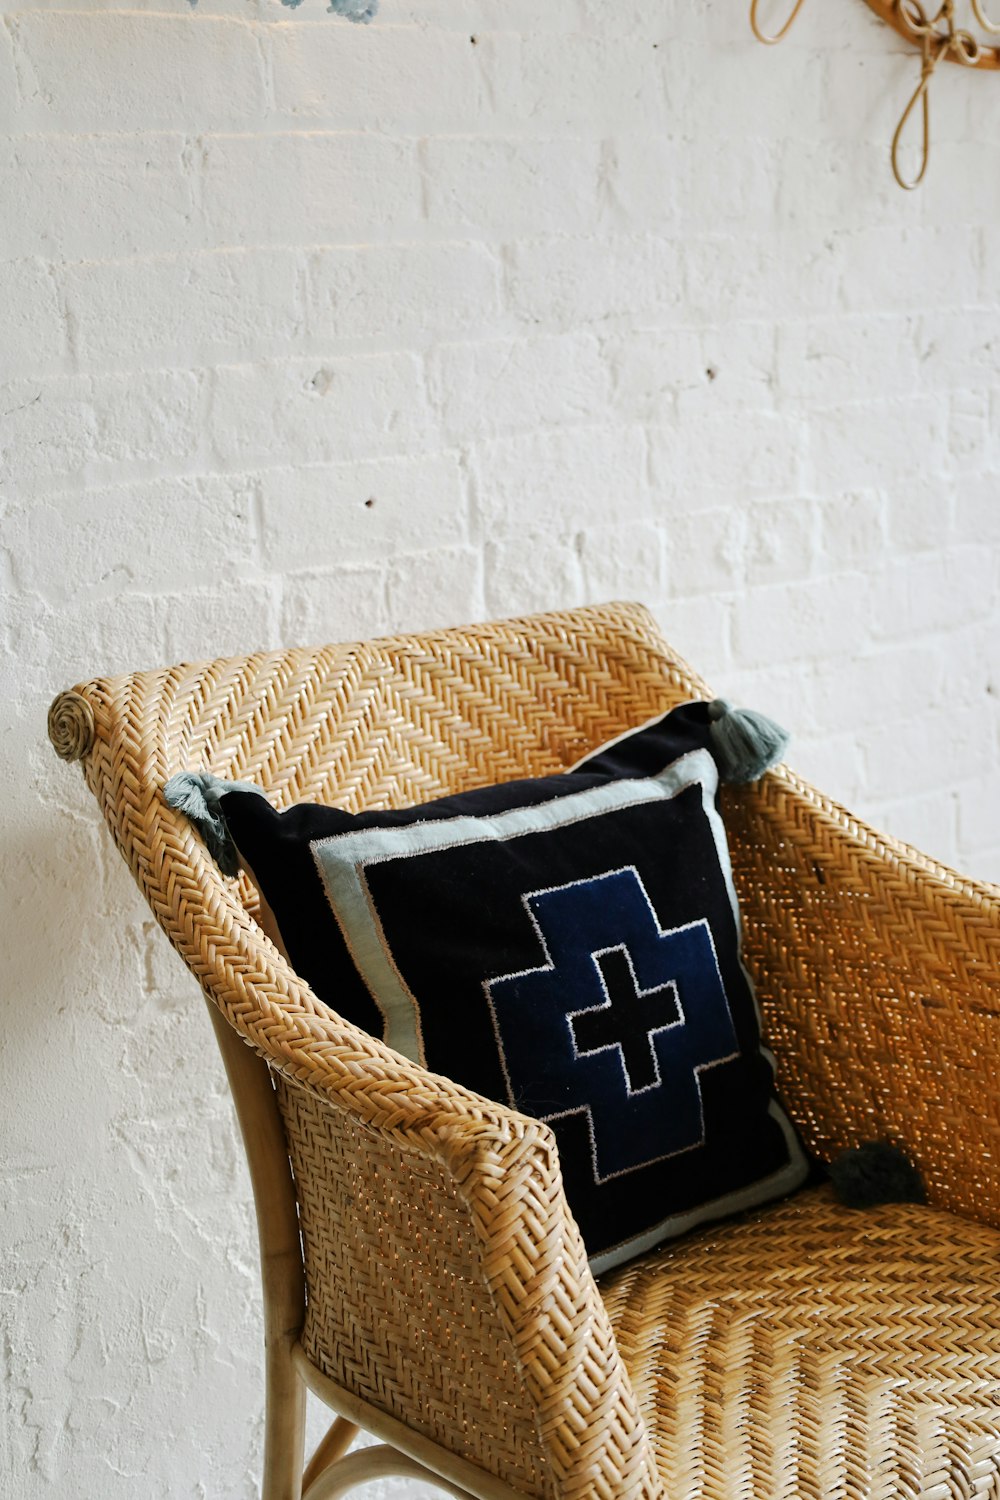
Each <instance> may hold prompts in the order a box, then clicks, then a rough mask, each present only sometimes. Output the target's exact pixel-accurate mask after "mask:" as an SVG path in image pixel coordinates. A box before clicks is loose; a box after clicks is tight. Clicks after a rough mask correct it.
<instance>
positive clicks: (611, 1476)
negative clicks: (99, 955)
mask: <svg viewBox="0 0 1000 1500" xmlns="http://www.w3.org/2000/svg"><path fill="white" fill-rule="evenodd" d="M183 670H184V669H178V673H180V672H181V671H183ZM189 670H190V669H189ZM163 677H164V674H160V680H159V682H158V685H157V688H156V693H157V699H158V704H159V706H158V709H157V714H158V717H157V718H156V720H155V722H154V723H153V724H152V725H151V726H149V727H146V726H144V725H143V724H142V723H141V716H140V721H139V722H137V718H136V713H135V707H136V698H137V697H138V690H141V689H142V688H143V685H144V684H143V680H142V679H141V678H138V677H137V678H133V679H128V680H126V679H116V680H105V681H103V682H100V683H95V684H88V685H85V686H84V687H83V688H81V689H76V690H74V692H73V693H72V694H68V695H63V698H62V699H61V700H57V704H56V706H55V708H54V714H53V717H54V720H55V724H54V738H56V739H57V743H58V731H59V726H60V724H61V723H62V724H64V723H66V722H67V720H68V719H69V718H70V716H72V718H73V720H74V721H75V723H76V726H77V728H76V729H74V730H72V731H71V732H72V733H79V734H80V736H81V738H82V740H83V742H84V744H85V746H86V749H85V754H84V755H83V756H82V757H81V758H82V759H83V769H84V774H85V776H86V778H87V781H88V783H89V785H90V787H91V789H92V790H93V791H94V793H95V795H96V796H97V798H98V801H99V802H100V804H101V806H102V809H103V811H104V813H105V817H106V819H107V821H108V823H109V826H110V827H111V831H112V833H113V835H114V837H115V840H116V842H117V843H118V845H119V848H120V849H121V852H122V853H123V855H124V856H125V858H126V860H127V861H128V863H129V865H130V867H131V869H132V871H133V874H134V875H135V877H136V879H137V881H138V883H139V885H140V887H141V888H142V890H143V892H144V894H145V896H146V898H147V900H148V901H149V904H150V906H151V907H152V909H153V911H154V912H155V913H156V915H157V917H158V919H159V921H160V924H161V925H162V927H163V928H164V930H165V932H166V933H167V935H168V937H169V938H170V940H171V942H172V943H173V945H174V946H175V948H176V949H177V950H178V952H179V953H180V954H181V956H182V957H183V958H184V960H185V962H186V963H187V965H188V967H189V968H190V969H191V970H192V971H193V972H194V973H195V975H196V976H197V978H198V979H199V981H200V983H201V986H202V988H203V990H204V992H205V995H206V997H207V999H208V1000H209V1002H210V1004H212V1005H213V1006H215V1007H217V1009H218V1011H219V1012H221V1014H222V1016H223V1017H225V1019H226V1021H227V1022H228V1023H229V1025H230V1026H231V1027H232V1028H234V1030H235V1031H236V1032H237V1033H238V1034H239V1035H240V1036H241V1037H242V1038H243V1039H244V1041H245V1042H246V1043H248V1044H249V1045H250V1046H251V1047H252V1048H253V1049H254V1050H256V1052H257V1053H258V1054H259V1055H260V1056H261V1057H263V1058H264V1059H265V1060H266V1062H267V1065H268V1067H269V1068H270V1069H271V1071H272V1074H273V1075H274V1077H275V1080H276V1085H277V1095H278V1098H279V1100H280V1103H281V1112H282V1115H283V1117H284V1122H285V1127H286V1130H287V1131H288V1136H289V1151H290V1153H291V1156H292V1161H293V1165H294V1166H295V1167H296V1173H297V1176H298V1177H299V1183H298V1191H299V1196H300V1203H299V1214H300V1219H301V1222H302V1225H303V1239H304V1241H305V1246H306V1251H307V1267H306V1271H307V1285H308V1283H309V1264H308V1260H309V1256H308V1251H309V1236H308V1228H309V1222H310V1221H309V1212H310V1209H309V1205H308V1204H307V1203H306V1202H304V1201H303V1194H305V1193H307V1192H308V1191H309V1184H308V1183H307V1182H306V1181H305V1178H306V1175H307V1170H308V1175H309V1176H310V1179H311V1180H314V1179H315V1177H316V1175H317V1170H316V1166H315V1163H312V1162H310V1163H308V1164H305V1163H304V1161H303V1155H302V1153H303V1151H308V1149H309V1146H310V1142H314V1141H315V1140H316V1139H317V1137H319V1138H320V1139H319V1148H318V1155H319V1157H320V1158H321V1157H322V1155H323V1153H324V1152H329V1151H330V1150H331V1149H332V1148H333V1146H334V1145H336V1144H338V1143H340V1142H341V1141H342V1140H343V1139H344V1138H345V1137H348V1136H351V1135H352V1133H353V1139H354V1140H355V1141H357V1140H358V1138H359V1133H360V1138H361V1144H360V1146H359V1147H358V1148H357V1150H356V1152H355V1155H356V1156H361V1157H363V1158H364V1160H365V1161H366V1162H367V1163H369V1164H374V1166H375V1167H376V1168H377V1175H379V1174H380V1175H381V1177H382V1178H383V1179H384V1180H387V1181H389V1180H391V1183H392V1197H393V1202H394V1206H395V1213H396V1218H395V1221H394V1223H387V1221H386V1219H385V1217H384V1216H383V1217H381V1218H379V1219H378V1222H374V1221H373V1222H372V1224H371V1225H370V1226H365V1225H364V1224H363V1223H360V1222H357V1223H355V1225H354V1228H355V1238H356V1239H357V1240H358V1241H359V1242H362V1241H367V1242H368V1243H370V1244H372V1245H376V1246H377V1255H378V1258H379V1259H380V1260H381V1261H383V1262H384V1265H385V1267H386V1270H385V1271H384V1272H382V1273H380V1274H379V1277H377V1278H376V1279H381V1280H385V1278H386V1277H391V1271H390V1270H389V1269H388V1268H391V1267H392V1266H393V1264H394V1263H395V1264H397V1265H403V1264H404V1263H405V1259H406V1257H407V1256H408V1254H409V1251H410V1237H411V1236H412V1233H413V1230H414V1226H416V1227H417V1228H419V1223H420V1220H419V1215H420V1213H421V1212H424V1213H426V1212H427V1208H428V1202H429V1201H430V1202H433V1203H435V1204H439V1203H440V1202H441V1201H445V1202H446V1205H450V1207H449V1218H448V1223H447V1226H446V1228H447V1241H448V1243H447V1249H446V1256H447V1261H448V1264H447V1267H445V1272H446V1273H447V1274H446V1275H445V1277H444V1280H443V1282H442V1288H443V1290H442V1295H443V1296H445V1295H447V1292H448V1289H449V1288H450V1286H451V1285H452V1284H453V1283H454V1284H455V1285H459V1286H460V1287H461V1286H468V1285H470V1284H475V1285H478V1287H479V1293H478V1294H477V1295H476V1296H475V1303H476V1320H475V1322H474V1323H471V1322H470V1324H469V1326H468V1327H467V1328H466V1329H465V1335H466V1344H465V1347H464V1349H463V1350H462V1363H463V1367H470V1368H473V1369H478V1370H479V1371H481V1373H482V1378H481V1381H480V1385H481V1387H482V1390H481V1392H480V1395H481V1409H479V1410H476V1409H471V1410H467V1411H465V1412H462V1411H461V1410H459V1411H458V1412H457V1414H456V1413H454V1412H453V1413H452V1414H451V1415H450V1417H449V1422H448V1427H447V1429H444V1430H439V1431H437V1432H435V1430H434V1429H433V1427H431V1429H430V1431H429V1432H428V1435H429V1436H430V1437H431V1439H432V1440H434V1441H442V1440H443V1441H445V1442H446V1444H447V1445H448V1446H455V1444H454V1442H453V1441H452V1434H461V1433H462V1432H463V1430H464V1431H466V1432H467V1433H468V1445H467V1446H468V1450H469V1452H468V1453H467V1454H466V1456H469V1454H471V1457H472V1460H473V1461H474V1462H475V1463H476V1464H477V1465H478V1466H479V1467H481V1468H483V1467H487V1466H488V1464H489V1463H490V1461H491V1459H492V1460H493V1461H494V1462H495V1467H496V1469H497V1470H498V1471H500V1472H501V1474H502V1475H503V1476H504V1477H505V1478H506V1479H507V1481H508V1483H510V1484H512V1485H513V1486H514V1489H515V1490H516V1491H517V1492H518V1493H535V1494H538V1495H546V1496H548V1495H551V1496H553V1497H563V1496H567V1497H570V1496H577V1495H579V1496H583V1495H586V1496H588V1497H591V1496H593V1497H595V1500H600V1497H607V1500H623V1497H626V1496H627V1497H635V1500H640V1497H641V1500H646V1497H652V1496H654V1495H658V1494H659V1493H660V1487H659V1481H658V1478H657V1476H656V1472H655V1466H654V1461H653V1458H652V1453H651V1450H650V1447H649V1444H648V1441H647V1436H646V1429H645V1424H644V1422H643V1418H642V1416H641V1415H640V1413H639V1410H638V1407H637V1404H636V1401H635V1398H634V1395H633V1393H632V1390H631V1387H630V1385H629V1380H628V1376H627V1374H626V1372H625V1368H624V1366H623V1364H622V1362H621V1360H620V1357H619V1355H618V1351H617V1348H616V1345H615V1341H614V1335H613V1333H612V1330H611V1326H610V1322H609V1320H608V1316H607V1313H606V1311H605V1309H604V1306H603V1304H602V1302H601V1299H600V1296H599V1294H598V1292H597V1288H596V1285H595V1283H594V1280H593V1277H592V1275H591V1273H590V1270H589V1266H588V1264H587V1259H586V1252H585V1249H584V1246H583V1242H582V1239H581V1237H580V1234H579V1230H578V1229H577V1226H576V1224H575V1222H574V1220H573V1219H572V1217H571V1215H570V1214H569V1210H568V1208H567V1206H566V1201H565V1196H564V1193H563V1189H562V1182H561V1177H560V1173H559V1166H558V1157H557V1153H556V1148H555V1140H554V1137H553V1136H552V1134H551V1132H550V1130H549V1129H548V1127H546V1126H545V1125H543V1124H542V1123H540V1122H538V1121H535V1120H532V1119H529V1118H527V1117H525V1116H522V1115H519V1114H517V1113H516V1112H514V1111H512V1110H509V1109H507V1108H505V1107H504V1106H502V1105H499V1104H495V1103H492V1102H490V1101H487V1100H485V1099H483V1098H481V1097H480V1096H478V1095H476V1094H474V1093H472V1092H470V1091H469V1090H467V1089H464V1088H461V1087H460V1086H459V1085H457V1084H455V1083H453V1082H451V1081H450V1080H447V1079H444V1078H441V1077H438V1076H436V1075H433V1074H431V1073H428V1072H427V1071H426V1070H424V1069H422V1068H420V1067H418V1066H417V1065H415V1064H413V1063H411V1062H409V1061H408V1060H407V1059H405V1058H403V1057H401V1056H400V1055H399V1054H397V1053H395V1052H393V1051H392V1050H391V1049H389V1048H387V1047H386V1046H384V1045H383V1044H382V1043H381V1042H380V1041H378V1040H377V1039H375V1038H373V1037H371V1036H369V1035H368V1034H366V1033H364V1032H361V1031H359V1030H357V1029H356V1028H355V1027H353V1026H351V1025H350V1024H349V1023H347V1022H346V1021H344V1020H342V1019H341V1018H338V1017H337V1016H336V1015H335V1014H333V1013H332V1012H331V1011H330V1010H329V1009H328V1008H327V1007H326V1006H325V1005H323V1004H322V1003H321V1002H320V1001H318V1000H317V999H316V997H315V996H314V994H313V993H312V991H311V990H310V988H309V986H308V985H307V984H305V982H304V981H303V980H301V979H300V978H299V976H298V975H297V974H296V973H295V971H294V970H293V969H292V968H291V967H290V965H289V964H288V963H287V961H286V960H285V959H284V957H283V956H282V954H281V953H280V952H279V951H278V950H277V949H276V948H275V947H274V945H273V944H272V943H271V942H270V941H269V939H268V938H267V937H266V936H265V934H264V933H263V932H262V930H261V929H260V927H259V926H258V924H257V922H256V921H255V920H254V917H253V916H252V914H251V912H250V911H249V910H248V907H247V904H246V897H247V895H248V890H249V888H248V887H246V885H245V884H243V885H241V884H238V883H236V882H233V881H230V880H227V879H225V878H224V877H223V876H222V875H221V874H220V872H219V870H218V868H217V867H216V865H215V864H214V862H213V860H212V859H211V858H210V856H209V855H208V854H207V852H206V850H205V848H204V846H203V844H202V843H201V840H200V839H199V838H198V837H197V836H196V835H195V834H194V832H193V831H192V829H191V827H190V826H189V825H188V824H187V822H186V820H185V819H183V818H182V817H181V816H180V815H178V814H177V813H175V812H174V811H173V810H172V809H171V808H169V807H168V806H167V805H166V803H165V802H164V801H163V798H162V791H161V788H162V785H163V783H164V781H165V779H166V777H167V776H168V775H169V774H170V773H171V772H172V770H174V769H176V762H177V756H178V753H179V752H178V750H177V747H176V746H173V745H171V744H170V735H169V725H165V724H164V721H163V718H162V699H163V696H164V694H165V692H167V693H169V681H167V683H166V688H165V686H164V680H163ZM150 680H151V681H152V680H153V674H150ZM80 726H82V729H81V728H80ZM181 753H182V752H181ZM231 1077H232V1072H231ZM299 1125H301V1127H302V1128H301V1129H297V1128H295V1127H297V1126H299ZM303 1142H305V1145H303ZM248 1144H249V1143H248ZM349 1146H350V1142H349ZM297 1153H298V1154H297ZM300 1167H301V1168H302V1171H301V1175H300V1173H299V1168H300ZM321 1168H322V1162H321V1161H320V1169H321ZM411 1191H412V1195H413V1196H412V1202H411V1201H408V1199H407V1195H408V1193H410V1192H411ZM352 1212H353V1213H354V1214H355V1215H361V1214H362V1210H360V1209H357V1208H355V1209H353V1210H352ZM337 1227H338V1229H340V1230H342V1229H343V1227H344V1226H343V1224H342V1223H340V1224H338V1225H337ZM394 1234H395V1239H394ZM371 1258H372V1257H371V1254H369V1256H368V1259H369V1260H371ZM356 1270H357V1268H355V1271H356ZM335 1290H336V1289H334V1288H331V1287H330V1286H329V1285H319V1284H317V1285H313V1286H309V1288H308V1293H307V1301H308V1308H309V1311H308V1314H307V1321H306V1325H305V1331H304V1333H303V1340H302V1342H303V1346H304V1347H305V1349H306V1352H307V1353H308V1354H309V1356H310V1359H311V1360H312V1362H313V1364H314V1365H315V1367H316V1368H317V1369H318V1370H320V1371H322V1372H323V1373H326V1374H329V1373H330V1371H329V1358H332V1357H333V1356H332V1354H331V1351H330V1348H329V1345H330V1344H331V1343H334V1342H337V1340H327V1341H326V1343H325V1344H324V1339H323V1329H322V1328H320V1329H319V1331H318V1332H317V1329H316V1323H317V1320H318V1319H319V1318H320V1317H321V1316H322V1310H323V1307H324V1303H325V1300H327V1299H329V1297H330V1296H331V1295H332V1294H333V1292H334V1291H335ZM463 1295H464V1296H465V1297H466V1299H467V1298H468V1295H469V1293H468V1292H463ZM361 1316H363V1315H361ZM310 1318H312V1320H313V1324H312V1328H310ZM342 1321H343V1320H342ZM337 1332H338V1335H339V1338H341V1339H342V1336H343V1328H342V1326H341V1327H340V1328H339V1329H338V1330H337ZM393 1337H394V1339H395V1349H394V1350H393V1357H392V1362H393V1363H397V1362H398V1359H399V1356H400V1354H401V1353H403V1352H404V1351H405V1350H406V1340H407V1338H408V1337H409V1338H412V1339H413V1341H414V1345H413V1348H412V1350H411V1354H412V1357H413V1362H414V1364H416V1363H417V1361H418V1359H419V1357H420V1356H421V1354H422V1353H423V1351H422V1350H421V1348H420V1345H421V1344H422V1343H423V1342H424V1341H425V1337H426V1335H425V1331H424V1330H422V1329H421V1328H419V1327H411V1328H407V1327H405V1326H398V1327H396V1328H395V1329H393ZM424 1357H425V1358H426V1355H425V1354H424ZM340 1383H341V1384H342V1385H344V1384H346V1383H347V1381H346V1380H345V1378H343V1377H342V1378H341V1380H340ZM367 1399H368V1400H369V1401H370V1402H371V1401H372V1397H371V1395H370V1393H368V1394H367ZM393 1403H394V1404H393ZM375 1404H378V1403H377V1402H376V1403H375ZM460 1405H461V1398H460V1395H459V1406H460ZM386 1406H387V1408H388V1409H389V1410H390V1414H391V1415H394V1416H396V1417H399V1418H401V1419H402V1420H404V1421H405V1422H407V1423H408V1424H410V1425H411V1426H412V1427H413V1428H414V1429H416V1430H417V1431H420V1430H421V1429H423V1430H424V1431H427V1430H428V1429H427V1426H426V1423H427V1417H426V1411H425V1406H426V1392H423V1391H420V1390H417V1389H414V1390H413V1392H412V1399H411V1395H410V1393H408V1392H406V1391H403V1392H402V1393H400V1392H398V1391H397V1392H395V1393H393V1394H392V1396H391V1399H390V1397H387V1398H386ZM491 1408H495V1409H496V1420H497V1421H498V1423H499V1424H500V1427H501V1428H502V1429H503V1431H504V1434H505V1436H504V1438H503V1440H502V1441H501V1440H500V1439H497V1440H496V1441H494V1443H493V1445H492V1447H491V1445H490V1442H489V1440H488V1438H489V1435H488V1434H487V1433H485V1428H486V1424H487V1417H488V1415H489V1413H490V1410H491ZM505 1411H506V1412H507V1413H508V1415H506V1416H505V1415H504V1412H505ZM504 1442H506V1444H507V1450H508V1451H504ZM498 1443H499V1447H498ZM459 1451H461V1450H460V1449H459Z"/></svg>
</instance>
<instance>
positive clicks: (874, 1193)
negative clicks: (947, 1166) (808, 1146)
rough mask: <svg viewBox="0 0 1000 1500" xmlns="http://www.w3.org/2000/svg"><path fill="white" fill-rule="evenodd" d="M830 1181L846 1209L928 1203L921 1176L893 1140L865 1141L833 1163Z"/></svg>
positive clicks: (836, 1158)
mask: <svg viewBox="0 0 1000 1500" xmlns="http://www.w3.org/2000/svg"><path fill="white" fill-rule="evenodd" d="M830 1180H831V1182H832V1183H833V1191H834V1192H835V1193H836V1195H837V1198H838V1200H839V1201H840V1202H841V1203H843V1204H844V1206H845V1207H846V1208H874V1207H875V1206H876V1205H877V1204H879V1203H926V1202H927V1193H926V1191H925V1189H924V1184H923V1181H922V1179H921V1176H920V1173H919V1172H918V1171H917V1169H916V1167H915V1166H914V1165H913V1163H912V1162H911V1161H910V1159H909V1157H908V1156H907V1155H906V1153H905V1152H904V1151H901V1150H900V1149H899V1147H898V1146H894V1145H893V1144H892V1142H891V1141H865V1142H863V1144H862V1145H860V1146H852V1147H850V1148H849V1149H848V1150H847V1151H842V1152H841V1153H840V1155H839V1156H838V1157H835V1158H834V1160H833V1161H832V1162H831V1163H830Z"/></svg>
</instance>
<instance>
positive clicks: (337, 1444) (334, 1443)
mask: <svg viewBox="0 0 1000 1500" xmlns="http://www.w3.org/2000/svg"><path fill="white" fill-rule="evenodd" d="M357 1430H358V1424H357V1422H349V1421H348V1419H347V1418H346V1417H337V1418H336V1419H335V1420H334V1422H333V1424H332V1426H331V1427H330V1429H329V1431H328V1432H327V1433H326V1436H325V1437H322V1438H321V1439H320V1441H319V1442H318V1443H317V1444H316V1451H315V1452H314V1453H313V1456H312V1458H311V1459H310V1460H309V1462H308V1463H307V1464H306V1472H305V1473H304V1474H303V1476H302V1493H303V1494H307V1493H308V1490H309V1486H310V1485H311V1484H312V1483H313V1481H314V1480H316V1479H318V1478H319V1476H320V1474H322V1472H323V1470H324V1469H328V1468H329V1467H330V1465H331V1464H335V1463H336V1462H337V1459H338V1458H343V1456H344V1454H345V1453H346V1452H347V1450H348V1448H349V1447H350V1446H351V1443H352V1442H353V1441H354V1436H355V1434H356V1432H357Z"/></svg>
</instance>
